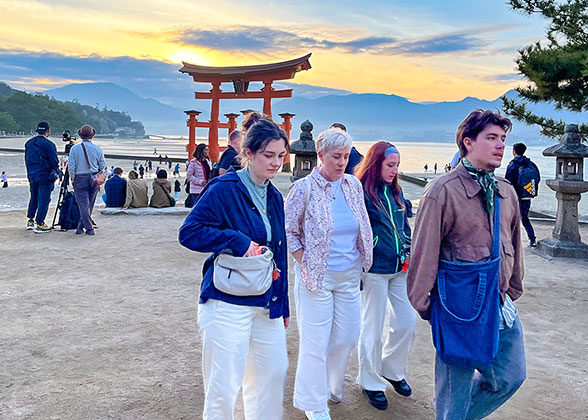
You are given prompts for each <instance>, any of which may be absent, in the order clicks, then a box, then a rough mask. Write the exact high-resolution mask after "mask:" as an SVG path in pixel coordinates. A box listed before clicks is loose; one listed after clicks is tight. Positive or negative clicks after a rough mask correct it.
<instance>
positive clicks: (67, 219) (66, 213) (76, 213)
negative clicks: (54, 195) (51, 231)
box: [58, 191, 80, 231]
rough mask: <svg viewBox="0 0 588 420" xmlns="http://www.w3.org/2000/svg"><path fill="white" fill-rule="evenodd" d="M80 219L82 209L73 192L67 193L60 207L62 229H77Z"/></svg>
mask: <svg viewBox="0 0 588 420" xmlns="http://www.w3.org/2000/svg"><path fill="white" fill-rule="evenodd" d="M79 221H80V210H79V208H78V203H77V202H76V197H75V195H74V193H73V192H71V191H69V192H67V193H65V196H64V197H63V201H62V203H61V206H60V208H59V223H58V225H59V226H60V227H61V230H62V231H66V230H69V229H76V228H77V227H78V223H79Z"/></svg>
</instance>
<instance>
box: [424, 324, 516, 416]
mask: <svg viewBox="0 0 588 420" xmlns="http://www.w3.org/2000/svg"><path fill="white" fill-rule="evenodd" d="M525 365H526V362H525V348H524V345H523V328H522V326H521V322H520V321H519V318H518V317H517V318H516V319H515V320H514V324H513V326H512V328H508V327H505V328H504V329H502V330H500V342H499V350H498V355H497V356H496V359H494V362H493V363H492V365H491V366H489V367H484V368H479V369H464V368H461V367H458V366H453V365H448V364H447V363H445V362H443V361H442V360H441V359H440V358H439V356H438V355H437V356H436V358H435V405H436V411H437V420H466V419H467V420H471V419H482V418H484V417H486V416H488V415H489V414H490V413H492V412H493V411H494V410H496V409H497V408H498V407H500V406H501V405H502V404H504V403H505V402H506V401H507V400H508V399H509V398H510V397H511V396H512V395H513V394H514V393H515V392H516V390H517V389H519V387H520V386H521V385H522V384H523V381H524V380H525V378H526V368H525Z"/></svg>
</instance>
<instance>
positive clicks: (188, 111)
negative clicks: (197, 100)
mask: <svg viewBox="0 0 588 420" xmlns="http://www.w3.org/2000/svg"><path fill="white" fill-rule="evenodd" d="M184 114H187V115H190V114H196V115H200V114H202V112H200V111H196V110H195V109H189V110H187V111H184Z"/></svg>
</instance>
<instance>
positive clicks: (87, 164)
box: [67, 125, 106, 235]
mask: <svg viewBox="0 0 588 420" xmlns="http://www.w3.org/2000/svg"><path fill="white" fill-rule="evenodd" d="M95 134H96V131H95V130H94V128H93V127H92V126H91V125H84V126H83V127H82V128H80V129H79V130H78V135H79V136H80V138H81V139H82V140H83V141H82V142H81V143H80V144H76V145H75V146H73V147H72V148H71V151H70V153H69V161H68V164H67V166H68V168H69V176H70V177H71V179H72V184H73V187H74V193H75V196H76V201H77V203H78V208H79V209H80V222H79V224H78V228H77V229H76V235H81V234H82V233H84V229H85V230H86V234H87V235H94V226H93V224H92V210H93V208H94V201H95V200H96V194H97V193H98V189H99V186H98V185H97V184H96V183H95V181H94V176H95V175H96V174H98V173H99V172H101V171H104V170H105V169H106V162H105V161H104V153H103V152H102V149H101V148H100V146H97V145H96V144H94V143H92V138H93V137H94V135H95Z"/></svg>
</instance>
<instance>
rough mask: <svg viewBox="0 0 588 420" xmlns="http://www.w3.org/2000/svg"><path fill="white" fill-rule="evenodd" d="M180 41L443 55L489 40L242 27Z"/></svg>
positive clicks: (195, 33) (191, 34) (261, 48)
mask: <svg viewBox="0 0 588 420" xmlns="http://www.w3.org/2000/svg"><path fill="white" fill-rule="evenodd" d="M176 41H177V42H180V43H183V44H188V45H195V46H199V47H207V48H211V49H218V50H224V51H255V52H266V53H267V52H275V51H284V50H292V49H294V50H299V51H301V50H312V49H335V48H337V49H342V50H345V51H347V52H350V53H365V52H369V53H375V54H386V55H394V54H400V53H404V54H406V53H409V54H444V53H452V52H458V51H467V50H474V49H478V48H481V47H483V46H485V45H486V42H485V41H483V40H481V39H480V38H477V37H475V36H471V35H466V34H444V35H440V36H437V37H433V38H426V39H419V40H414V41H401V40H398V39H396V38H393V37H389V36H370V37H363V38H357V39H353V40H351V41H344V42H342V41H332V40H328V39H320V38H313V37H307V36H300V35H298V34H296V33H293V32H288V31H283V30H277V29H272V28H269V27H240V28H237V29H226V30H215V31H211V30H199V29H186V30H184V31H181V32H180V34H179V37H178V39H177V40H176Z"/></svg>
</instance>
